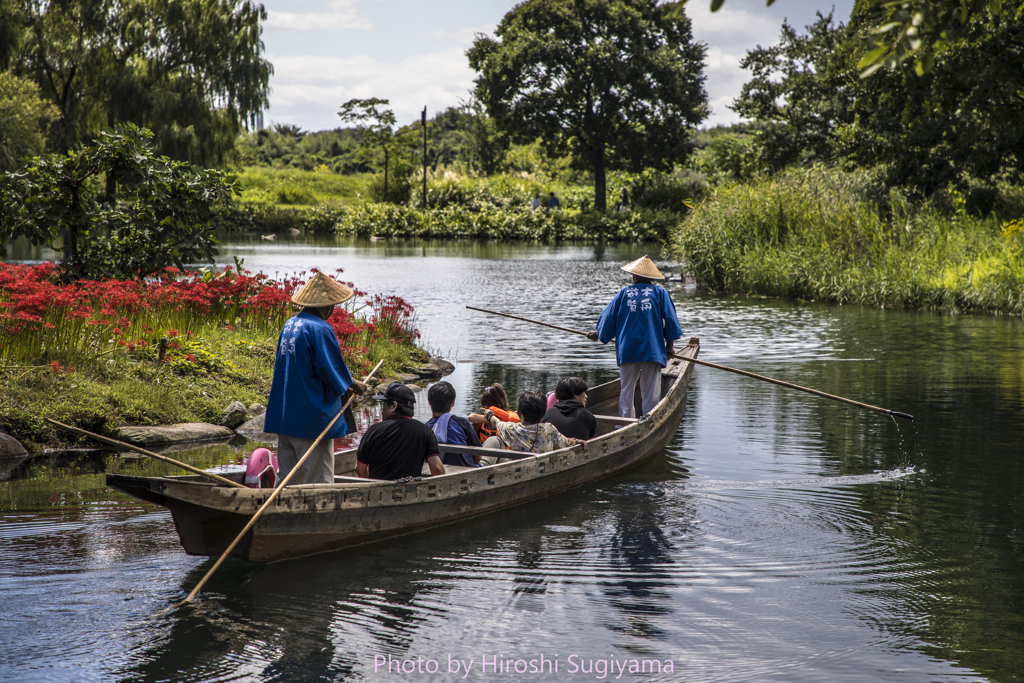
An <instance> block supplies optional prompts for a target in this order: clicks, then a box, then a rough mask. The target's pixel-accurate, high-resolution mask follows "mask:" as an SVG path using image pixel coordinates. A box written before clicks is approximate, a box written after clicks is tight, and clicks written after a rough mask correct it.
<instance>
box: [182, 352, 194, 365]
mask: <svg viewBox="0 0 1024 683" xmlns="http://www.w3.org/2000/svg"><path fill="white" fill-rule="evenodd" d="M185 358H187V359H188V362H189V363H195V362H196V357H195V356H193V355H192V354H191V353H190V354H188V355H187V356H185Z"/></svg>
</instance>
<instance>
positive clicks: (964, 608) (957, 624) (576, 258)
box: [0, 238, 1024, 683]
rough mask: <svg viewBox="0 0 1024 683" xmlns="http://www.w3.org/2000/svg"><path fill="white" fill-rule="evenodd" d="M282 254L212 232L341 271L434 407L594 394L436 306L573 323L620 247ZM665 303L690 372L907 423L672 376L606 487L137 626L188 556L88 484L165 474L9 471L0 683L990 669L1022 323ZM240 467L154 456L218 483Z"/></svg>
mask: <svg viewBox="0 0 1024 683" xmlns="http://www.w3.org/2000/svg"><path fill="white" fill-rule="evenodd" d="M284 245H285V243H284V242H283V241H282V242H280V243H278V244H276V245H270V244H269V243H263V244H260V243H257V242H254V241H252V240H249V241H246V240H242V239H238V240H235V241H234V242H233V243H231V244H227V245H225V247H224V251H223V252H222V257H221V258H222V259H224V262H225V263H230V262H231V261H232V257H233V256H234V255H238V256H240V257H243V258H245V262H246V265H247V266H248V267H251V268H254V269H259V270H264V271H265V272H271V273H272V272H273V271H274V269H279V270H281V271H282V272H284V271H288V272H293V271H295V270H301V269H306V268H308V267H310V266H318V267H321V268H324V269H327V270H331V269H333V268H337V267H343V268H345V271H346V273H345V274H346V276H347V277H350V278H351V279H352V280H353V281H356V282H357V283H358V284H359V286H360V287H361V288H362V289H366V290H367V291H370V292H377V291H380V292H389V293H396V294H399V295H401V296H403V297H405V298H406V299H408V300H409V301H410V302H412V303H413V305H414V306H416V309H417V311H418V312H419V315H420V319H419V324H420V326H421V328H422V330H423V331H424V335H425V336H426V338H427V339H428V340H429V341H430V343H431V344H432V346H433V347H434V348H435V349H436V350H440V351H443V352H449V351H450V352H451V354H450V355H451V356H452V357H454V358H456V359H461V360H463V361H472V362H462V363H458V364H457V369H456V372H455V373H454V374H453V375H452V376H451V377H449V378H448V379H449V381H451V382H452V383H453V385H454V386H455V387H456V391H457V392H458V399H457V403H456V410H457V411H458V412H463V413H465V412H468V411H470V410H474V409H476V408H477V407H478V406H477V400H478V398H479V395H480V393H481V392H482V390H483V388H484V387H485V386H486V385H487V384H489V383H492V382H494V381H499V382H501V383H502V384H504V385H505V386H506V388H507V390H508V393H509V395H510V396H511V397H513V398H514V397H516V396H518V393H519V392H521V391H523V390H525V389H533V390H550V389H551V388H552V387H553V385H554V382H555V381H556V380H557V378H558V377H560V376H562V375H564V374H576V375H579V376H582V377H584V378H585V379H586V380H587V381H588V382H590V383H591V384H598V383H600V382H602V381H606V380H608V379H611V378H613V377H614V376H615V374H616V368H615V364H614V357H613V354H612V351H611V349H610V348H607V347H602V346H600V345H597V344H592V343H590V342H588V341H586V340H585V339H583V338H582V337H576V336H574V335H561V334H558V333H555V332H554V331H550V332H549V331H547V330H543V329H541V328H537V329H532V328H528V327H525V326H524V325H523V324H522V323H517V322H515V321H511V320H507V319H498V318H488V317H484V316H482V315H481V314H478V313H473V312H470V311H467V310H466V309H465V308H464V306H465V305H466V304H474V303H475V304H478V305H481V306H483V307H485V308H493V309H498V310H506V311H508V312H511V313H515V314H521V315H525V316H527V317H535V318H543V319H546V320H548V321H550V322H553V323H555V324H560V325H565V326H569V327H574V328H578V329H584V328H586V327H588V326H590V325H592V324H593V322H594V319H595V318H596V313H597V311H598V310H600V307H601V306H603V305H604V303H606V301H607V300H608V299H609V298H610V297H611V295H612V293H614V291H615V290H616V289H617V288H618V286H619V285H621V284H622V282H623V280H622V274H621V273H620V272H619V271H618V266H619V265H620V264H621V263H624V262H626V261H628V260H632V259H633V258H636V257H638V256H640V255H642V254H643V253H644V252H645V251H647V248H645V247H636V246H630V245H625V246H623V245H610V246H607V247H601V246H599V245H578V246H570V247H558V248H550V247H547V246H540V245H515V246H512V245H503V244H478V243H463V242H443V243H432V242H408V243H405V242H401V241H396V242H386V243H383V244H381V243H376V242H375V243H372V244H360V243H357V242H344V241H343V240H342V241H338V240H334V239H333V238H332V239H331V240H324V241H319V240H309V241H305V242H298V243H291V244H290V245H289V246H287V248H284ZM651 255H652V256H654V255H655V254H651ZM668 286H669V288H670V290H671V291H672V294H673V297H674V298H675V300H676V302H677V305H678V308H679V313H680V318H681V322H682V323H683V327H684V330H685V332H686V334H687V335H691V334H692V335H696V336H699V337H701V340H702V356H703V357H704V358H707V359H708V360H711V361H715V362H720V363H723V364H726V365H731V366H735V367H740V368H742V369H745V370H750V371H752V372H756V373H759V374H763V375H768V376H771V377H777V378H779V379H782V380H785V381H790V382H793V383H796V384H800V385H804V386H811V387H815V388H818V389H821V390H823V391H828V392H830V393H835V394H838V395H841V396H847V397H849V398H852V399H854V400H859V401H863V402H866V403H870V404H873V405H879V406H884V407H888V408H892V409H896V410H903V411H905V412H909V413H912V414H914V415H915V416H916V418H917V419H916V420H915V421H914V422H913V423H906V422H902V423H899V424H896V423H894V422H893V421H892V420H890V419H888V418H885V417H884V416H880V415H878V414H875V413H869V412H861V411H858V410H856V409H853V408H850V407H847V406H843V405H840V404H835V403H832V402H827V401H824V400H822V399H819V398H816V397H813V396H808V395H805V394H801V393H795V392H789V391H787V390H785V389H782V388H779V387H775V386H772V385H768V384H762V383H758V382H754V381H752V380H749V379H745V378H740V377H737V376H735V375H731V374H727V373H719V372H715V371H713V370H710V369H706V368H698V369H697V370H696V371H695V373H694V378H693V381H692V382H691V386H690V389H691V391H690V394H689V395H688V397H687V412H686V415H685V416H684V419H683V422H682V424H681V425H680V429H679V431H678V433H677V435H676V438H675V439H674V440H673V442H672V443H671V444H670V446H669V447H668V448H667V449H665V451H664V452H663V453H662V454H659V455H658V456H656V457H655V458H653V459H652V460H650V461H649V462H647V463H645V464H643V465H642V466H641V467H639V468H637V469H635V470H632V471H630V472H628V473H626V474H623V475H621V476H618V477H614V478H611V479H608V480H605V481H602V482H600V483H598V484H595V485H592V486H588V487H583V488H580V489H578V490H573V491H570V492H566V493H564V494H562V495H559V496H557V497H553V498H551V499H549V500H543V501H536V502H533V503H530V504H528V505H523V506H519V507H516V508H512V509H510V510H507V511H502V512H500V513H496V514H492V515H487V516H484V517H481V518H476V519H472V520H467V521H465V522H463V523H459V524H453V525H449V526H446V527H441V528H438V529H434V530H431V531H430V532H427V533H421V534H415V535H411V536H407V537H402V538H398V539H392V540H390V541H386V542H383V543H377V544H373V545H369V546H364V547H361V548H358V549H355V550H352V551H346V552H342V553H333V554H327V555H323V556H317V557H313V558H306V559H304V560H296V561H292V562H284V563H278V564H274V565H269V566H259V565H252V564H248V563H244V562H240V561H234V560H231V561H229V562H228V563H226V565H225V566H224V567H223V568H222V569H221V570H219V572H218V574H216V575H215V576H214V579H213V580H212V581H211V583H210V584H209V586H208V589H207V590H206V591H204V593H203V596H202V599H201V602H200V603H199V605H198V606H196V607H190V608H188V609H186V610H182V611H178V612H176V613H172V614H171V615H166V616H163V617H159V618H154V617H153V615H155V614H158V613H159V612H161V611H162V610H163V609H165V608H166V607H167V606H168V605H171V604H173V603H174V602H176V601H179V600H181V598H183V597H184V595H185V594H186V593H187V591H188V590H190V589H191V587H192V586H194V585H195V582H196V581H198V579H199V577H201V576H202V575H203V574H204V573H205V571H206V569H207V568H208V567H209V566H210V563H209V562H210V561H209V560H205V559H201V558H192V557H188V556H185V555H183V554H182V553H181V551H180V546H179V544H178V540H177V538H176V535H175V533H174V530H173V525H172V524H171V521H170V518H169V515H167V514H166V513H163V512H161V511H158V510H156V509H155V508H152V507H151V506H147V505H144V504H141V503H137V502H134V501H130V500H128V499H126V498H124V497H123V496H120V495H118V494H115V493H113V492H110V491H109V490H107V489H106V487H105V484H104V482H103V473H104V472H107V471H123V472H136V473H147V474H155V473H171V472H174V470H173V468H170V467H169V466H165V465H163V464H161V463H153V462H149V461H142V460H134V459H132V460H129V459H124V458H111V457H110V456H106V455H104V456H92V455H87V454H82V455H81V456H80V457H76V458H74V459H71V460H68V461H47V460H45V459H38V458H32V459H29V460H27V461H25V462H24V463H22V464H21V465H19V466H18V467H17V468H15V469H13V470H12V471H11V472H10V476H9V478H8V479H7V480H3V481H0V605H3V607H0V610H2V612H0V614H2V617H3V618H0V640H2V641H3V642H4V643H5V648H3V649H2V650H0V678H4V677H6V678H11V679H17V680H29V681H32V680H110V679H120V680H140V681H148V680H171V681H174V680H180V681H204V680H228V679H235V680H238V679H241V680H323V679H327V680H341V679H346V680H348V679H368V680H380V679H381V678H382V677H384V674H382V673H381V672H379V671H378V672H376V673H375V672H374V665H375V658H376V657H378V656H382V657H384V656H387V655H390V656H391V657H393V658H394V657H401V658H403V659H405V658H416V657H421V656H422V657H444V656H446V655H448V654H451V655H452V656H454V657H458V656H461V657H463V658H465V659H474V660H475V661H476V662H479V658H480V657H481V656H484V655H486V656H488V657H490V656H492V655H498V654H503V655H505V656H513V657H520V656H529V655H533V654H539V653H541V652H544V653H546V654H547V655H548V656H554V655H560V660H559V661H561V662H563V669H562V671H563V673H564V671H565V669H564V662H565V661H566V657H567V656H568V655H569V654H572V653H578V654H581V655H586V656H587V657H593V658H596V657H605V658H609V657H611V655H612V654H614V655H615V656H616V657H622V656H625V655H626V654H632V653H642V654H645V655H648V656H656V657H658V658H661V659H665V658H671V659H673V661H675V662H676V673H675V674H673V675H672V676H662V677H661V680H669V679H672V680H680V679H682V680H687V681H690V682H694V683H696V682H701V681H733V680H757V681H787V682H792V681H797V682H800V681H808V682H810V681H815V682H817V681H821V680H828V681H874V680H877V679H878V678H879V677H885V678H886V679H887V680H895V681H913V682H915V683H916V682H918V681H920V682H924V681H929V682H930V681H954V680H955V681H962V680H983V679H989V680H998V681H1002V680H1015V679H1016V678H1017V677H1019V672H1020V671H1022V670H1024V649H1022V648H1020V647H1019V641H1020V639H1021V637H1022V635H1024V623H1022V616H1021V615H1022V614H1024V612H1022V610H1021V609H1019V606H1020V605H1021V604H1024V579H1022V578H1021V572H1020V568H1021V567H1022V566H1024V503H1022V502H1021V501H1022V498H1021V493H1020V492H1021V491H1022V490H1024V467H1022V465H1021V459H1020V453H1021V447H1020V444H1022V443H1024V420H1022V419H1021V408H1022V406H1024V373H1021V372H1020V368H1021V367H1024V365H1022V363H1021V359H1022V358H1024V334H1022V333H1024V324H1022V323H1021V321H1020V320H1013V319H1005V318H1002V319H1001V318H981V317H978V318H963V317H961V318H951V317H939V316H933V315H928V314H915V313H904V312H897V311H877V310H870V309H861V308H852V307H830V306H823V305H820V304H816V303H812V302H781V301H771V300H763V299H744V298H739V297H736V298H733V297H716V296H710V295H707V294H703V293H699V292H695V291H694V290H692V289H687V288H684V287H683V286H682V285H681V284H679V283H676V282H672V283H669V285H668ZM417 410H418V411H419V412H418V413H417V415H418V416H419V417H421V418H422V417H425V411H426V410H427V407H426V404H425V401H421V402H420V404H419V405H418V407H417ZM374 416H375V413H374V409H372V408H371V409H368V412H367V413H366V414H365V415H364V416H363V420H364V421H367V422H368V421H369V420H371V419H373V418H374ZM248 447H249V446H246V447H245V448H248ZM245 448H243V449H242V450H241V451H236V450H231V449H230V447H224V450H219V451H218V450H211V451H209V452H206V451H203V452H190V453H184V454H176V456H175V457H180V458H189V459H190V461H191V462H193V464H200V465H201V466H203V467H214V466H218V465H230V466H235V467H237V466H238V464H239V463H240V462H241V461H240V458H241V457H244V455H245V452H246V451H245ZM907 467H909V468H911V471H910V472H909V473H906V472H905V473H904V475H905V476H900V477H889V476H885V475H880V474H874V472H875V471H876V470H883V471H888V470H896V469H899V468H907ZM40 622H41V623H45V624H47V628H45V629H40V628H37V627H36V626H35V624H37V623H40ZM393 675H394V674H393ZM476 677H477V678H480V677H481V676H479V674H477V675H476ZM570 677H571V676H570ZM403 678H408V679H410V680H426V679H431V678H436V676H429V675H427V674H422V675H419V674H417V675H407V676H403ZM507 678H508V679H509V680H510V681H515V680H536V679H537V677H536V676H535V675H534V676H532V677H531V676H529V675H526V676H516V675H515V674H512V675H508V676H507ZM624 678H625V677H624ZM652 680H659V679H658V677H656V676H655V677H653V678H652Z"/></svg>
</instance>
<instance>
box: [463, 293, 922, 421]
mask: <svg viewBox="0 0 1024 683" xmlns="http://www.w3.org/2000/svg"><path fill="white" fill-rule="evenodd" d="M466 308H468V309H470V310H472V311H480V312H481V313H490V314H491V315H500V316H503V317H506V318H513V319H515V320H522V321H523V322H528V323H533V324H534V325H543V326H544V327H550V328H552V329H555V330H561V331H563V332H571V333H572V334H581V335H583V336H584V337H585V336H587V333H586V332H583V331H582V330H574V329H572V328H571V327H562V326H560V325H552V324H550V323H545V322H541V321H539V320H531V319H530V318H521V317H519V316H518V315H510V314H508V313H499V312H498V311H488V310H487V309H484V308H475V307H473V306H466ZM672 357H673V358H678V359H679V360H684V361H687V362H689V363H696V364H697V365H705V366H707V367H709V368H715V369H716V370H725V371H727V372H734V373H736V374H737V375H743V376H744V377H752V378H754V379H760V380H763V381H765V382H771V383H772V384H778V385H779V386H782V387H788V388H790V389H797V390H799V391H806V392H807V393H808V394H814V395H815V396H821V397H822V398H830V399H832V400H833V401H839V402H840V403H845V404H847V405H851V406H857V407H858V408H865V409H867V410H874V411H875V412H878V413H882V414H884V415H892V416H893V417H903V418H906V419H908V420H913V419H914V416H913V415H908V414H907V413H900V412H897V411H895V410H889V409H888V408H879V407H878V406H873V405H868V404H867V403H861V402H859V401H853V400H850V399H848V398H843V397H842V396H834V395H832V394H826V393H825V392H824V391H818V390H817V389H809V388H808V387H802V386H800V385H798V384H790V383H789V382H783V381H782V380H778V379H772V378H771V377H765V376H764V375H755V374H754V373H752V372H747V371H746V370H737V369H736V368H730V367H728V366H726V365H718V364H717V363H709V362H708V361H706V360H697V359H696V358H689V357H687V356H680V355H677V354H672Z"/></svg>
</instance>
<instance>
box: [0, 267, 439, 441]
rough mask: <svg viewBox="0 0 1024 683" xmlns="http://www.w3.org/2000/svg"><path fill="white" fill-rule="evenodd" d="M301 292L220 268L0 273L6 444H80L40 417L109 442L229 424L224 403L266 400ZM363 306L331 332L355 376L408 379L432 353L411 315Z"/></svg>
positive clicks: (339, 317) (0, 412)
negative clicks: (122, 436) (123, 431)
mask: <svg viewBox="0 0 1024 683" xmlns="http://www.w3.org/2000/svg"><path fill="white" fill-rule="evenodd" d="M172 270H173V269H172ZM303 281H304V278H303V277H302V276H301V275H300V276H296V277H292V278H284V279H281V280H277V281H272V280H270V279H269V278H267V277H266V276H264V275H262V274H255V275H254V274H252V273H248V272H246V271H242V272H240V273H236V272H234V271H232V270H231V269H228V270H226V271H223V272H221V273H219V274H214V273H211V272H206V273H202V272H200V273H185V274H183V273H178V272H168V273H165V274H164V275H163V277H162V278H158V279H149V280H145V281H138V280H131V281H117V280H107V281H93V282H88V283H76V284H61V283H60V282H59V273H58V271H57V269H56V268H55V267H54V266H53V264H42V265H39V266H21V265H6V264H0V311H3V312H2V313H0V331H2V332H3V339H4V340H3V344H2V345H0V433H6V434H9V435H11V436H13V437H14V438H16V439H17V440H18V441H20V442H21V443H22V444H23V445H24V446H25V447H26V448H28V449H29V450H30V451H31V450H39V449H42V448H66V447H71V446H75V445H78V444H80V443H84V441H83V440H82V439H81V438H80V437H77V436H75V435H72V434H67V433H64V432H62V431H61V430H59V429H58V428H55V427H54V426H52V425H51V424H50V423H48V422H46V420H45V418H51V419H54V420H58V421H60V422H64V423H67V424H70V425H73V426H77V427H80V428H82V429H86V430H89V431H93V432H97V433H100V434H104V435H111V436H113V435H114V434H115V432H116V430H118V429H119V428H121V427H125V426H137V425H152V426H160V425H172V424H178V423H189V422H197V423H210V424H218V425H219V424H224V423H225V412H226V409H227V407H228V406H229V405H230V404H232V403H236V402H238V403H240V404H242V405H243V406H251V405H253V404H264V403H266V398H267V395H268V394H269V392H270V382H271V378H272V375H273V367H274V355H275V348H276V343H277V331H278V330H279V329H280V326H281V325H283V323H284V321H285V320H286V319H287V318H288V317H290V316H291V315H292V314H294V312H295V308H294V306H291V305H290V304H289V303H288V302H289V299H290V295H291V292H292V291H293V290H294V288H295V287H296V286H297V285H298V284H300V283H301V282H303ZM364 297H366V295H365V293H362V292H360V293H359V297H358V300H355V299H354V300H353V304H354V306H359V310H356V309H355V308H354V307H353V309H351V310H350V309H346V308H343V307H339V308H337V309H335V313H334V315H333V316H332V317H331V319H330V321H329V322H331V324H332V327H334V329H335V331H336V333H337V335H338V340H339V344H340V345H341V347H342V351H343V355H344V357H345V359H346V362H347V364H348V366H349V368H350V369H351V370H352V373H353V375H355V376H357V377H358V376H362V375H363V374H365V373H367V372H368V371H369V370H370V369H371V368H372V367H373V366H374V365H376V363H377V362H378V361H380V360H383V361H384V365H383V367H382V369H381V371H380V372H379V373H378V375H377V381H378V382H383V381H386V380H388V379H403V380H407V381H414V380H415V379H416V378H415V377H414V376H412V375H403V373H404V371H407V370H409V369H414V368H419V367H421V366H423V365H425V364H426V363H427V362H428V361H429V360H430V356H429V354H428V353H427V352H426V351H425V350H423V349H421V348H419V347H418V345H417V343H416V342H417V339H418V336H419V333H418V331H417V330H416V328H415V314H414V311H413V309H412V307H411V306H409V305H408V304H407V303H405V302H404V301H402V300H401V299H400V298H398V297H394V296H390V295H387V296H385V295H376V296H373V297H366V298H365V299H364ZM231 426H237V425H231ZM90 445H91V444H90Z"/></svg>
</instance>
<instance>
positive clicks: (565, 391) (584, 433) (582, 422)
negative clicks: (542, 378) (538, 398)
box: [541, 377, 597, 439]
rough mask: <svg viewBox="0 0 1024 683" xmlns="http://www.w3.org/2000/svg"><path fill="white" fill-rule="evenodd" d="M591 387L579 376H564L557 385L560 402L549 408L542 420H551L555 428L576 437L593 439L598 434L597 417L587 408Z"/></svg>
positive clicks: (557, 396) (556, 396) (556, 393)
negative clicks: (588, 391)
mask: <svg viewBox="0 0 1024 683" xmlns="http://www.w3.org/2000/svg"><path fill="white" fill-rule="evenodd" d="M589 388H590V387H588V386H587V383H586V382H585V381H584V380H582V379H580V378H579V377H563V378H562V379H560V380H559V381H558V384H557V385H556V386H555V398H557V399H558V402H557V403H555V405H553V406H551V407H550V408H548V411H547V412H546V413H544V418H543V419H542V420H541V422H550V423H551V424H553V425H554V426H555V429H557V430H558V431H560V432H561V433H562V434H564V435H565V436H570V437H572V438H574V439H593V438H594V436H595V435H596V434H597V418H596V417H594V414H593V413H591V412H590V411H589V410H587V409H586V405H587V390H588V389H589Z"/></svg>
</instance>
